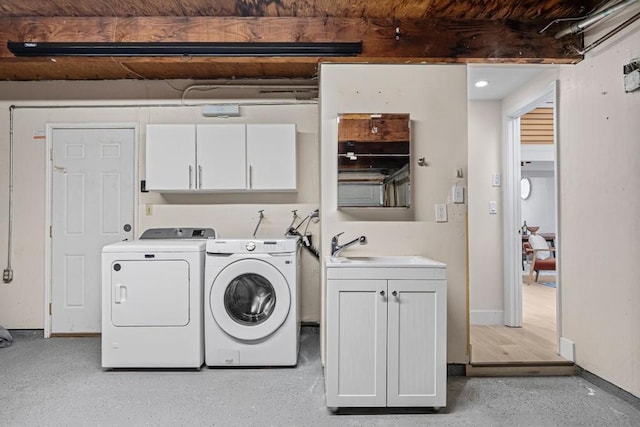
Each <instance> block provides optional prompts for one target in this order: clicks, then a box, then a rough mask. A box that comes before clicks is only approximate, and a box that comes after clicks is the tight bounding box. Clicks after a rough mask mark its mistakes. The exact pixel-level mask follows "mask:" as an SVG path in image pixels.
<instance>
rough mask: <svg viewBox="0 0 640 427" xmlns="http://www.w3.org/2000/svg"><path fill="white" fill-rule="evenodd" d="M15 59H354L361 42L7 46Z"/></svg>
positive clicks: (123, 43) (57, 43)
mask: <svg viewBox="0 0 640 427" xmlns="http://www.w3.org/2000/svg"><path fill="white" fill-rule="evenodd" d="M7 47H8V48H9V50H10V51H11V53H13V54H14V55H15V56H355V55H358V54H359V53H362V41H359V42H317V43H315V42H306V43H297V42H246V43H245V42H184V43H183V42H12V41H9V42H7Z"/></svg>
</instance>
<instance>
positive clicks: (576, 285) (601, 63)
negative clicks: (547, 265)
mask: <svg viewBox="0 0 640 427" xmlns="http://www.w3.org/2000/svg"><path fill="white" fill-rule="evenodd" d="M638 57H640V23H638V22H636V23H635V24H634V25H633V26H632V27H630V28H629V29H627V30H626V31H624V32H622V33H620V35H619V36H617V37H615V39H614V41H611V42H609V43H606V44H605V45H603V47H602V48H598V49H596V50H594V51H593V52H592V53H591V54H589V55H588V56H587V58H586V59H585V60H584V61H583V62H581V63H579V64H577V65H576V66H573V67H568V68H564V69H562V71H561V73H560V99H561V102H560V111H559V114H560V192H561V198H560V212H561V220H560V226H561V239H562V240H561V245H562V246H561V254H560V258H559V260H560V262H561V264H560V266H561V284H562V301H563V310H562V313H563V325H562V326H563V329H564V336H565V337H566V338H568V339H570V340H571V341H573V342H575V349H576V362H577V363H578V365H580V366H582V367H583V368H584V369H586V370H588V371H591V372H593V373H594V374H596V375H598V376H600V377H602V378H604V379H606V380H608V381H611V382H613V383H614V384H616V385H617V386H619V387H621V388H623V389H625V390H627V391H629V392H631V393H633V394H634V395H636V396H640V310H639V309H638V307H640V279H639V278H640V263H639V262H638V260H639V259H640V198H639V197H638V195H639V194H640V120H639V118H640V91H636V92H633V93H625V92H624V86H623V81H622V67H623V65H624V64H627V63H628V62H629V61H630V60H632V59H633V58H638Z"/></svg>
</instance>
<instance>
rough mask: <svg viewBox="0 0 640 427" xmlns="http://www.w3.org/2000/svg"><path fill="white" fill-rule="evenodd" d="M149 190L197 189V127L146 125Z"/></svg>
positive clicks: (147, 185)
mask: <svg viewBox="0 0 640 427" xmlns="http://www.w3.org/2000/svg"><path fill="white" fill-rule="evenodd" d="M146 156H147V159H146V160H147V161H146V165H147V171H146V180H147V182H146V187H147V190H168V191H171V190H173V191H176V190H177V191H183V190H187V191H188V190H195V189H196V185H197V184H196V170H195V169H196V127H195V125H165V124H161V125H156V124H154V125H147V139H146Z"/></svg>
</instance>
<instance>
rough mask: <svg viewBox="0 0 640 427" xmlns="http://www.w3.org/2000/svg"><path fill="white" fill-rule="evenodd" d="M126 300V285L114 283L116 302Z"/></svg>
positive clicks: (120, 302)
mask: <svg viewBox="0 0 640 427" xmlns="http://www.w3.org/2000/svg"><path fill="white" fill-rule="evenodd" d="M126 301H127V287H126V286H125V285H123V284H121V283H117V284H116V298H115V301H114V302H115V303H116V304H122V303H123V302H126Z"/></svg>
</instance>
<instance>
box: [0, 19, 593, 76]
mask: <svg viewBox="0 0 640 427" xmlns="http://www.w3.org/2000/svg"><path fill="white" fill-rule="evenodd" d="M542 25H543V24H542V23H523V22H518V21H509V20H442V19H366V18H273V17H259V18H240V17H222V18H221V17H132V18H115V17H112V18H109V17H99V18H96V17H49V18H44V17H43V18H41V17H29V18H22V17H20V18H15V17H2V18H0V71H2V70H3V69H4V68H7V67H8V68H11V64H13V65H15V67H16V70H17V69H19V68H20V67H24V68H26V67H28V65H26V64H30V63H31V64H43V63H44V62H50V59H49V58H16V57H15V56H14V55H13V54H12V53H11V52H10V51H9V50H8V49H7V41H9V40H11V41H15V42H23V41H30V42H87V41H90V42H114V41H115V42H134V41H135V42H207V41H209V42H341V41H345V42H346V41H360V40H362V42H363V52H362V54H360V55H358V56H357V57H332V58H317V57H312V58H291V57H259V58H228V57H226V58H225V57H216V58H213V57H206V58H203V57H193V58H175V57H173V58H167V57H163V58H149V57H144V58H119V59H117V61H114V60H112V59H111V58H81V59H79V60H78V61H71V62H70V61H68V60H70V59H71V58H58V62H66V63H73V62H77V64H81V63H86V64H87V66H89V67H93V68H92V70H91V71H89V70H88V71H87V72H86V73H85V74H86V75H87V77H84V78H113V77H110V76H111V75H126V76H128V77H126V78H135V77H132V76H131V75H132V74H134V73H131V72H126V73H124V72H123V68H125V67H122V66H121V65H119V64H123V63H126V64H127V66H128V67H131V69H132V70H134V71H135V67H136V66H140V67H141V68H145V70H147V69H149V68H152V67H148V64H155V63H163V64H167V65H168V66H170V67H174V70H175V73H176V74H180V76H178V75H173V74H171V73H168V74H169V75H168V76H166V75H163V74H162V73H160V72H159V73H160V74H158V75H157V76H154V75H153V73H154V71H153V69H151V70H148V71H149V72H150V73H151V74H152V75H150V76H148V78H180V77H182V78H198V77H199V76H197V75H196V76H192V75H182V73H183V72H184V71H185V70H187V69H188V65H185V62H189V63H191V64H208V65H205V66H208V67H209V68H213V65H212V64H221V66H223V67H226V68H228V67H229V66H230V65H231V64H238V63H245V64H246V66H249V67H251V64H255V66H256V68H259V66H258V63H259V64H265V66H267V67H268V65H269V64H271V69H270V70H267V71H269V72H274V73H280V72H282V71H283V70H280V69H282V68H284V67H283V65H284V64H289V65H291V66H293V68H294V69H295V70H296V71H294V72H293V73H291V74H294V75H295V76H296V77H302V74H305V73H307V72H309V70H310V69H312V68H313V67H314V66H315V65H316V64H317V63H318V62H320V61H323V62H375V63H420V62H430V63H431V62H432V63H437V62H512V63H576V62H579V61H580V60H581V59H582V57H581V56H579V55H577V54H576V53H575V51H574V50H572V49H571V48H570V47H569V46H570V45H573V46H576V47H582V44H583V42H582V38H581V36H570V37H566V38H563V39H562V40H556V39H554V38H553V36H552V35H551V34H549V33H545V34H543V35H540V34H538V33H537V31H538V29H540V28H541V27H542ZM396 29H398V30H399V33H397V32H396ZM76 59H77V58H76ZM80 61H81V62H80ZM91 64H93V65H91ZM106 64H110V67H109V68H110V71H107V70H105V76H104V77H99V74H100V71H98V70H97V69H96V67H102V66H106ZM224 64H228V65H227V66H225V65H224ZM277 64H280V66H278V65H277ZM3 65H4V67H3ZM296 67H297V68H296ZM118 69H120V70H118ZM124 71H126V70H124ZM136 72H137V71H136ZM225 72H226V71H225ZM16 74H17V73H16ZM140 74H141V75H144V73H142V72H140ZM165 74H167V73H165ZM249 74H251V72H249ZM254 74H256V73H254ZM94 75H95V76H97V77H90V76H94ZM223 77H224V76H223ZM226 77H229V76H228V75H227V76H226ZM263 77H278V76H277V75H273V76H263ZM282 77H293V75H292V76H285V75H282ZM0 78H5V79H6V78H9V79H11V80H13V79H14V78H12V77H8V76H7V75H6V74H5V73H4V72H0ZM69 78H71V77H69ZM80 78H82V77H80Z"/></svg>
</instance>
